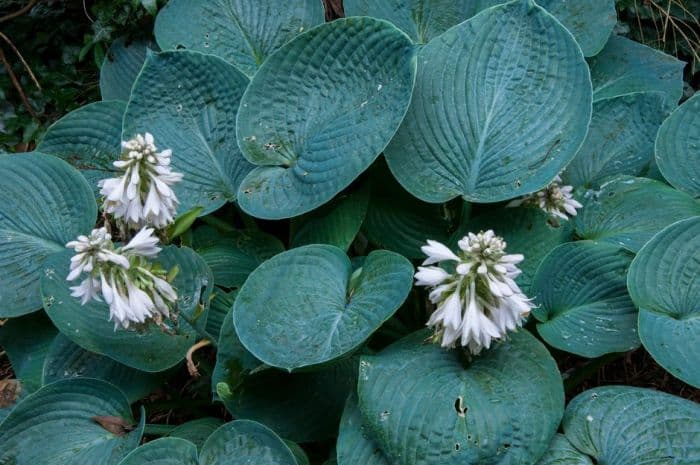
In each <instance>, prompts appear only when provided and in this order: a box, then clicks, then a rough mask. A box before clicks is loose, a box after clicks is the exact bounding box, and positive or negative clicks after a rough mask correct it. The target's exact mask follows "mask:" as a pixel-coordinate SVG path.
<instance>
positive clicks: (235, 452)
mask: <svg viewBox="0 0 700 465" xmlns="http://www.w3.org/2000/svg"><path fill="white" fill-rule="evenodd" d="M199 457H200V458H199V463H200V465H249V464H255V465H297V461H296V459H295V458H294V454H292V451H291V450H289V447H287V445H286V444H285V443H284V441H282V439H280V438H279V436H277V435H276V434H275V433H274V432H273V431H272V430H271V429H269V428H267V427H266V426H263V425H261V424H260V423H256V422H254V421H249V420H236V421H232V422H230V423H226V424H225V425H222V426H221V427H219V429H217V430H216V431H214V433H213V434H212V435H211V436H209V439H207V441H206V442H205V443H204V447H202V450H201V453H200V454H199Z"/></svg>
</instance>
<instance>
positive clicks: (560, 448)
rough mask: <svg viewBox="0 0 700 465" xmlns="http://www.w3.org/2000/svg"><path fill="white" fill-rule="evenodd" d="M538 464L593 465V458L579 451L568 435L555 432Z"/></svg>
mask: <svg viewBox="0 0 700 465" xmlns="http://www.w3.org/2000/svg"><path fill="white" fill-rule="evenodd" d="M536 465H593V462H592V461H591V459H590V458H589V457H588V456H587V455H585V454H582V453H581V452H579V451H577V450H576V448H575V447H574V446H572V445H571V443H570V442H569V440H568V439H566V436H564V435H563V434H555V435H554V439H552V443H551V444H550V445H549V449H547V452H545V454H544V455H543V456H542V458H541V459H540V460H539V462H537V464H536Z"/></svg>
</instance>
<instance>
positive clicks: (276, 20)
mask: <svg viewBox="0 0 700 465" xmlns="http://www.w3.org/2000/svg"><path fill="white" fill-rule="evenodd" d="M322 22H323V6H322V4H321V2H320V1H316V0H284V1H283V2H280V1H279V0H255V1H252V2H251V1H250V0H171V1H169V2H168V3H167V5H165V7H163V9H161V10H160V12H159V13H158V17H157V18H156V24H155V29H154V34H155V36H156V40H157V41H158V45H160V46H161V48H163V49H164V50H165V49H180V48H188V49H192V50H197V51H200V52H204V53H211V54H214V55H218V56H220V57H222V58H225V59H226V60H228V61H230V62H231V63H233V64H234V65H236V67H237V68H239V69H240V70H241V71H243V72H244V73H246V74H247V75H248V76H252V75H253V74H255V72H256V71H257V69H258V67H259V66H260V65H261V64H262V62H263V61H265V59H266V58H267V57H268V56H269V55H270V54H271V53H272V52H274V51H275V50H276V49H278V48H279V47H280V46H282V45H283V44H284V43H285V42H287V41H289V40H291V39H292V38H293V37H294V36H296V35H297V34H300V33H301V32H304V30H306V29H309V28H311V27H313V26H315V25H317V24H320V23H322Z"/></svg>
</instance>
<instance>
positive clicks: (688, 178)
mask: <svg viewBox="0 0 700 465" xmlns="http://www.w3.org/2000/svg"><path fill="white" fill-rule="evenodd" d="M656 162H657V163H658V165H659V169H660V170H661V173H663V176H664V178H665V179H666V180H667V181H668V182H669V183H671V185H673V186H674V187H676V188H677V189H680V190H682V191H684V192H687V193H689V194H690V195H692V196H693V197H700V94H697V95H694V96H693V97H691V98H690V99H689V100H688V101H687V102H685V103H684V104H683V105H681V106H680V107H679V108H678V109H676V110H675V111H674V112H673V113H672V114H671V116H669V117H668V119H666V121H664V124H663V125H662V126H661V129H659V133H658V135H657V138H656Z"/></svg>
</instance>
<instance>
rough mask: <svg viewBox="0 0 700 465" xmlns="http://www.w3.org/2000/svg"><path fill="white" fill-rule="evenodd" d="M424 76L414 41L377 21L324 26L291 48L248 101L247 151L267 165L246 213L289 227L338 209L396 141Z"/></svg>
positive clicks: (258, 79) (242, 122) (245, 197)
mask: <svg viewBox="0 0 700 465" xmlns="http://www.w3.org/2000/svg"><path fill="white" fill-rule="evenodd" d="M415 72H416V57H415V48H414V46H413V44H412V42H411V40H410V39H409V38H408V37H407V36H406V35H405V34H404V33H403V32H401V31H400V30H398V29H397V28H395V27H394V26H392V25H391V24H389V23H387V22H385V21H380V20H376V19H373V18H368V17H353V18H346V19H339V20H336V21H333V22H331V23H326V24H323V25H321V26H318V27H316V28H314V29H312V30H310V31H308V32H307V33H305V34H302V35H300V36H298V37H297V38H295V39H294V40H292V41H291V42H288V43H287V44H285V45H284V46H282V47H281V48H280V49H279V50H277V51H276V52H275V53H274V54H272V55H271V56H270V57H269V58H268V59H267V60H266V61H265V63H264V64H263V66H262V67H261V68H260V70H259V71H258V72H257V74H256V75H255V76H254V77H253V80H252V81H251V83H250V86H249V87H248V89H247V90H246V93H245V95H244V96H243V100H242V101H241V110H240V112H239V116H238V126H237V134H238V139H239V146H240V148H241V150H242V151H243V154H244V155H245V157H246V158H247V159H248V160H249V161H250V162H251V163H254V164H255V165H258V167H257V168H256V169H254V170H253V171H252V172H251V173H250V174H249V175H248V176H247V177H246V178H245V180H244V181H243V182H242V184H241V186H240V189H239V194H238V201H239V202H240V205H241V208H243V210H245V211H246V212H248V213H250V214H251V215H253V216H256V217H259V218H267V219H279V218H288V217H292V216H297V215H300V214H302V213H306V212H308V211H310V210H313V209H315V208H316V207H318V206H320V205H322V204H324V203H326V202H328V201H329V200H331V199H332V198H333V197H334V196H335V195H336V194H337V193H338V192H340V191H341V190H342V189H344V188H345V187H346V186H348V185H349V184H350V183H351V182H352V181H353V180H354V179H355V178H356V177H357V176H358V175H359V174H360V173H361V172H362V171H364V170H365V169H366V168H367V167H368V166H369V165H370V164H371V163H372V162H373V161H374V160H375V159H376V158H377V156H378V155H379V154H380V153H381V152H382V150H384V148H385V147H386V145H387V143H388V142H389V140H390V139H391V138H392V136H393V135H394V133H395V132H396V129H397V128H398V126H399V124H400V123H401V120H402V118H403V116H404V114H405V113H406V109H407V108H408V104H409V102H410V100H411V91H412V89H413V84H414V80H415Z"/></svg>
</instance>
